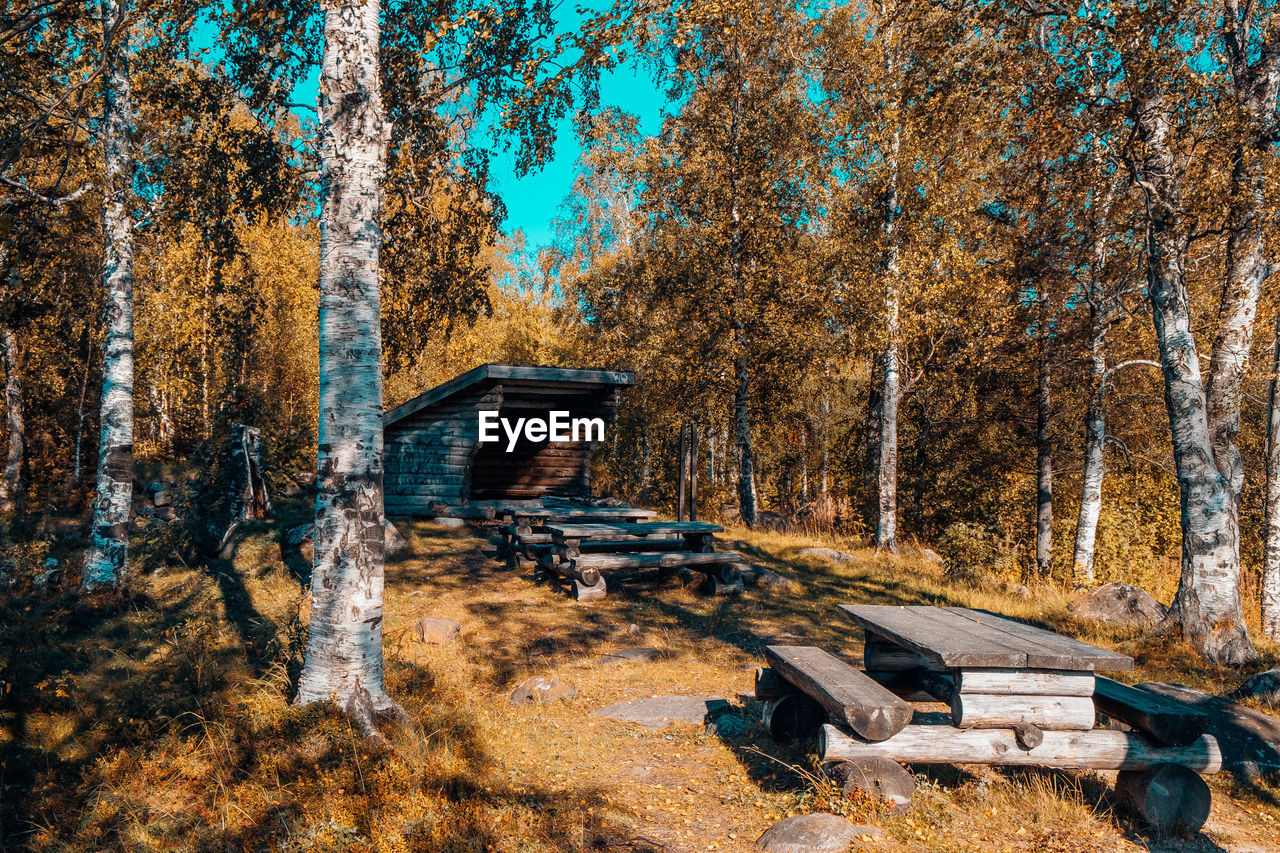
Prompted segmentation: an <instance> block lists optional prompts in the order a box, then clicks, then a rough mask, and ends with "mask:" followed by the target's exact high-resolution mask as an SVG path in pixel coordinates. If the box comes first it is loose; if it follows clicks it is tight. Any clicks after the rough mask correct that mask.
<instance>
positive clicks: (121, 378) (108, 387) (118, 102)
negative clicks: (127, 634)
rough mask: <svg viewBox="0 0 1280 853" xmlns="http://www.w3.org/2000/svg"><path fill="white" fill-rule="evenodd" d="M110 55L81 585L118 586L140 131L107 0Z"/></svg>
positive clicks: (119, 33)
mask: <svg viewBox="0 0 1280 853" xmlns="http://www.w3.org/2000/svg"><path fill="white" fill-rule="evenodd" d="M101 9H102V27H103V49H104V50H105V51H106V55H107V56H106V59H107V67H106V72H105V83H104V90H105V107H104V110H103V122H102V140H103V141H102V144H103V163H104V174H103V178H104V186H105V189H106V197H105V205H104V211H103V265H102V266H103V270H102V278H103V285H104V287H105V289H106V304H105V306H104V313H103V316H104V325H105V326H106V338H105V348H104V351H103V360H102V402H101V416H100V423H101V433H100V437H99V441H98V479H97V491H96V494H95V496H94V500H93V526H92V529H91V532H90V538H89V550H88V552H87V553H86V554H85V559H84V570H83V572H82V574H81V580H80V585H81V588H83V589H85V590H91V589H96V588H98V587H103V586H113V585H116V584H118V583H119V582H120V580H121V578H122V577H123V576H124V570H125V563H126V560H127V557H128V550H129V506H130V503H131V501H132V499H133V217H132V205H131V203H130V202H131V199H132V198H133V177H134V169H135V164H134V159H133V128H134V124H135V117H134V112H133V101H132V97H131V89H130V78H129V37H128V34H127V32H126V30H125V21H126V17H127V14H128V10H127V8H126V7H125V4H124V3H123V2H122V0H102V4H101Z"/></svg>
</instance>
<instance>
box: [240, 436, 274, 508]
mask: <svg viewBox="0 0 1280 853" xmlns="http://www.w3.org/2000/svg"><path fill="white" fill-rule="evenodd" d="M270 514H271V498H270V497H269V496H268V495H267V481H266V480H265V479H263V476H262V431H261V430H259V429H258V428H257V427H252V426H249V425H247V424H236V425H234V426H233V427H231V521H232V522H233V523H234V522H236V521H249V520H250V519H255V518H266V517H267V516H269V515H270Z"/></svg>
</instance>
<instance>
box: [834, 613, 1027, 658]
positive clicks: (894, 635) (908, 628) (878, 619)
mask: <svg viewBox="0 0 1280 853" xmlns="http://www.w3.org/2000/svg"><path fill="white" fill-rule="evenodd" d="M839 609H840V610H841V612H843V613H844V614H845V615H846V616H848V617H849V618H850V619H852V620H853V621H854V622H856V623H857V624H859V625H861V626H862V627H863V628H864V629H865V630H867V631H868V632H869V633H874V634H877V635H879V636H883V637H885V638H886V639H889V640H891V641H893V642H895V643H897V644H898V645H900V646H903V647H905V648H907V649H909V650H911V651H914V652H918V653H919V654H922V655H924V656H925V657H928V658H931V659H933V660H935V661H937V662H938V663H941V664H942V665H944V666H948V667H960V666H977V667H1002V668H1010V667H1023V666H1026V665H1027V655H1026V652H1025V651H1023V650H1021V649H1020V648H1018V647H1016V646H1013V645H1011V644H1010V643H1008V642H1002V641H1000V640H998V639H993V638H991V637H989V636H984V635H982V634H980V633H979V632H977V631H976V630H974V628H973V626H972V623H971V622H968V621H967V620H963V619H959V618H957V617H954V616H948V615H944V611H942V610H940V609H939V608H936V607H928V606H921V605H912V606H908V607H883V606H878V605H865V604H841V605H839Z"/></svg>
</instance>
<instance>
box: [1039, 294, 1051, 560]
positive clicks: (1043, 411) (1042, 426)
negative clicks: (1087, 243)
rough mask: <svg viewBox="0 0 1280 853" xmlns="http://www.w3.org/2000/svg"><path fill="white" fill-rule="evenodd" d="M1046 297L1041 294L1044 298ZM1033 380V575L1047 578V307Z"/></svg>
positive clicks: (1049, 439)
mask: <svg viewBox="0 0 1280 853" xmlns="http://www.w3.org/2000/svg"><path fill="white" fill-rule="evenodd" d="M1044 298H1045V297H1043V296H1042V297H1041V299H1044ZM1038 344H1039V346H1038V347H1037V355H1038V356H1039V357H1038V359H1037V362H1038V364H1037V370H1036V374H1037V382H1036V574H1037V575H1039V576H1040V577H1041V578H1048V577H1049V574H1050V572H1051V571H1052V569H1053V433H1052V430H1051V429H1050V426H1051V420H1050V415H1051V414H1052V411H1051V406H1052V403H1053V398H1052V395H1051V391H1052V387H1051V385H1050V381H1049V380H1050V377H1049V322H1048V308H1047V307H1046V306H1044V305H1042V306H1041V309H1040V329H1039V341H1038Z"/></svg>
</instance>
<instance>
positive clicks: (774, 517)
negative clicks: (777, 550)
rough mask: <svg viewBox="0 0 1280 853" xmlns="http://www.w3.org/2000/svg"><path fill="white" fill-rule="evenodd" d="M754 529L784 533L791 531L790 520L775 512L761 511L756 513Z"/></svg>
mask: <svg viewBox="0 0 1280 853" xmlns="http://www.w3.org/2000/svg"><path fill="white" fill-rule="evenodd" d="M756 527H758V528H759V529H761V530H774V531H777V532H779V533H785V532H786V531H788V530H790V529H791V519H789V518H787V517H786V516H785V515H779V514H778V513H776V512H769V511H768V510H763V511H761V512H757V513H756Z"/></svg>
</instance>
